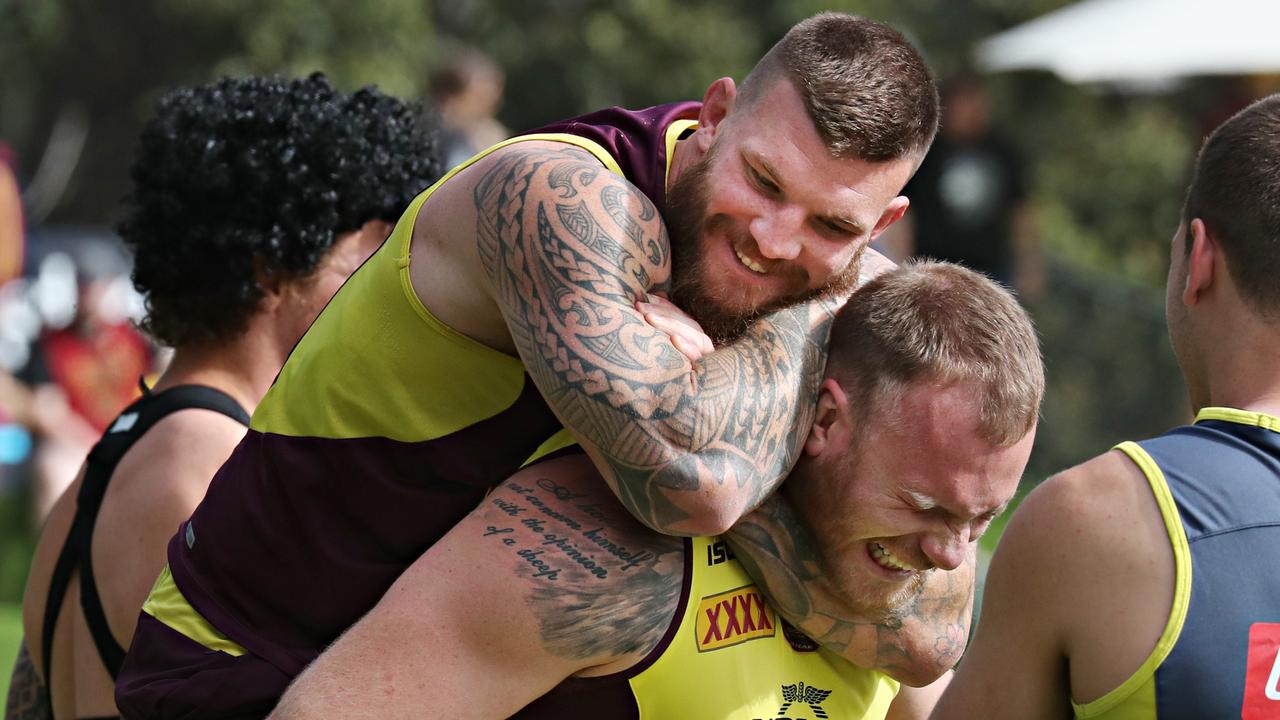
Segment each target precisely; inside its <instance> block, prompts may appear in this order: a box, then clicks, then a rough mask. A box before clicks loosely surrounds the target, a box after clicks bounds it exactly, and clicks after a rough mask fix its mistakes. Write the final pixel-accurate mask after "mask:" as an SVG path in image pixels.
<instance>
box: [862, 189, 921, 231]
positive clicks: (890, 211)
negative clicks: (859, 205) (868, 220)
mask: <svg viewBox="0 0 1280 720" xmlns="http://www.w3.org/2000/svg"><path fill="white" fill-rule="evenodd" d="M910 205H911V201H910V200H908V199H907V196H906V195H899V196H897V197H895V198H894V199H892V200H890V201H889V206H888V207H886V208H885V209H884V212H882V213H880V219H879V220H878V221H876V226H875V227H873V228H871V236H870V238H869V239H868V242H870V241H871V240H875V239H876V238H878V237H880V233H882V232H884V231H885V230H888V229H889V226H890V225H892V224H894V223H896V222H898V221H899V220H901V219H902V216H903V215H906V214H907V208H908V207H909V206H910Z"/></svg>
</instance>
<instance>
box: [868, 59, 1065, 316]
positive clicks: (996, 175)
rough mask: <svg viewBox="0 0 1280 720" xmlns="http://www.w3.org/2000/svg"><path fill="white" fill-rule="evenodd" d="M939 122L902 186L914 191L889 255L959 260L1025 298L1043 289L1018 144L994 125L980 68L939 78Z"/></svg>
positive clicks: (1035, 296) (1041, 264)
mask: <svg viewBox="0 0 1280 720" xmlns="http://www.w3.org/2000/svg"><path fill="white" fill-rule="evenodd" d="M941 94H942V125H941V127H940V128H939V129H938V138H937V140H935V141H934V143H933V147H932V148H930V150H929V154H928V155H926V156H925V158H924V162H923V163H921V165H920V169H919V170H918V171H917V172H916V174H915V176H914V177H913V178H911V182H909V183H908V184H907V187H906V189H905V190H904V191H903V192H904V194H906V195H907V197H909V198H911V210H910V212H908V213H907V215H906V217H905V218H904V220H905V222H904V223H902V224H901V225H900V227H898V228H896V230H895V235H894V239H895V240H897V241H898V242H899V246H898V247H895V248H894V249H893V250H891V251H887V252H888V254H890V256H892V257H898V258H905V257H928V258H934V259H937V260H947V261H950V262H955V263H960V264H961V265H964V266H966V267H969V268H972V269H974V270H977V271H978V272H981V273H985V274H986V275H988V276H989V277H991V278H994V279H995V280H998V281H1000V282H1003V283H1005V284H1007V285H1011V286H1012V287H1014V288H1015V289H1017V290H1018V292H1019V294H1020V295H1021V296H1022V297H1023V298H1024V299H1027V300H1032V301H1034V300H1036V299H1038V298H1040V297H1041V296H1042V295H1043V293H1044V285H1045V280H1044V262H1043V259H1042V257H1041V255H1040V248H1039V244H1038V242H1037V238H1036V235H1035V229H1034V224H1033V222H1032V218H1031V216H1030V213H1029V210H1028V204H1027V202H1026V196H1027V180H1026V171H1025V168H1024V163H1023V160H1022V158H1021V156H1020V155H1019V153H1018V151H1017V148H1015V147H1014V145H1013V143H1012V141H1011V140H1010V139H1009V138H1007V137H1006V136H1005V135H1004V133H1002V132H1001V131H1000V130H999V129H998V128H995V127H993V126H992V125H991V107H990V99H989V97H988V94H987V90H986V88H984V87H983V85H982V81H981V80H980V79H979V78H978V77H977V76H976V75H970V74H960V75H957V76H955V77H952V78H950V79H949V80H947V81H946V82H944V83H943V84H942V88H941Z"/></svg>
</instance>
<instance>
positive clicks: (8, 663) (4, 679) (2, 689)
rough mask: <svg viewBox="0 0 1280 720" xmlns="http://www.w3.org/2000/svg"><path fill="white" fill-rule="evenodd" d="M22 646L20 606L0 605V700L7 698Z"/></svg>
mask: <svg viewBox="0 0 1280 720" xmlns="http://www.w3.org/2000/svg"><path fill="white" fill-rule="evenodd" d="M21 644H22V606H21V605H17V604H12V603H0V698H6V697H8V696H9V678H10V676H11V675H12V674H13V673H12V671H13V663H14V660H16V659H17V658H18V646H19V645H21Z"/></svg>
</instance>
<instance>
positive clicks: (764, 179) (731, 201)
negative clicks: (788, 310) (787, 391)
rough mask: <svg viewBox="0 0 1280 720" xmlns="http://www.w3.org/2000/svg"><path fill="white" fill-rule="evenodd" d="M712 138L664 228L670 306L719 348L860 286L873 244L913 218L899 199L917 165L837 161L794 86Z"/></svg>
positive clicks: (680, 186) (670, 205)
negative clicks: (758, 323)
mask: <svg viewBox="0 0 1280 720" xmlns="http://www.w3.org/2000/svg"><path fill="white" fill-rule="evenodd" d="M713 87H714V86H713ZM702 131H710V132H713V135H714V138H713V142H712V144H711V146H710V148H709V149H708V150H707V152H706V153H705V154H704V155H703V156H702V157H701V158H699V160H698V161H697V162H696V163H695V164H694V165H692V166H691V167H689V168H687V169H685V171H684V172H683V173H681V174H680V176H679V177H677V178H676V180H675V182H674V183H673V184H672V186H671V188H670V190H669V192H668V193H667V210H666V212H665V213H664V218H665V220H666V222H667V228H668V230H669V232H670V235H671V246H672V278H673V284H672V292H671V297H672V300H673V301H674V302H675V303H676V304H677V305H679V306H680V307H682V308H685V309H687V310H688V311H689V312H690V314H692V315H693V316H694V318H695V319H697V320H698V321H699V322H700V323H701V324H702V325H703V328H704V329H705V330H707V332H708V334H709V335H710V336H711V337H712V339H713V340H715V341H716V342H717V343H721V342H724V341H726V340H729V339H732V338H733V337H735V336H736V335H737V334H739V333H740V332H741V331H742V330H743V329H745V327H746V326H747V325H748V324H749V323H750V321H751V320H752V319H753V318H754V317H756V316H758V315H760V314H762V313H764V312H767V311H769V310H773V309H777V308H780V307H785V306H788V305H793V304H795V303H797V302H802V301H804V300H807V299H809V298H811V297H813V296H815V295H817V294H820V293H822V292H825V291H828V290H832V289H838V288H843V287H848V286H849V285H851V284H852V283H853V282H854V280H856V277H857V260H858V258H859V257H860V256H861V253H862V251H863V249H865V248H866V246H867V243H868V242H869V241H870V240H871V239H873V238H874V237H875V236H876V235H878V234H879V233H880V232H882V231H883V230H884V229H885V228H886V227H888V225H889V224H891V223H892V222H894V221H895V220H897V219H898V218H899V217H901V214H902V212H904V211H905V209H906V201H905V199H904V198H898V197H897V194H898V191H899V190H900V189H901V188H902V186H903V185H905V184H906V181H907V180H908V179H909V178H910V176H911V173H912V172H914V170H915V166H916V158H914V157H908V158H900V159H897V160H890V161H887V162H882V163H869V162H866V161H863V160H859V159H857V158H835V157H832V156H831V153H830V151H829V150H827V147H826V145H825V144H824V143H823V141H822V138H821V136H819V135H818V132H817V130H816V129H815V128H814V126H813V122H812V121H811V120H810V119H809V116H808V113H807V112H806V110H805V108H804V103H803V100H802V99H801V97H800V94H799V93H798V92H797V91H796V90H795V88H794V87H793V86H792V84H791V83H790V82H789V81H785V80H783V81H778V82H775V83H773V85H772V86H771V87H770V88H768V89H766V90H765V91H764V93H763V94H762V95H761V96H760V97H759V98H758V99H757V100H756V101H754V102H752V103H751V104H750V106H749V107H748V106H746V105H739V106H737V107H736V108H735V109H733V110H732V111H730V112H729V114H728V115H726V116H725V117H724V119H723V120H721V121H720V122H719V124H718V125H716V126H714V128H711V129H709V130H708V129H707V128H703V129H700V132H702Z"/></svg>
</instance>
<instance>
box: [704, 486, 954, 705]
mask: <svg viewBox="0 0 1280 720" xmlns="http://www.w3.org/2000/svg"><path fill="white" fill-rule="evenodd" d="M725 538H726V539H727V540H728V541H729V544H730V545H731V546H732V547H733V550H734V553H735V554H736V555H737V556H738V560H739V561H741V562H742V564H743V566H744V567H746V568H747V569H748V571H749V572H750V573H751V575H752V577H754V578H756V579H757V580H758V581H759V582H760V583H761V587H762V589H763V591H764V593H765V595H766V596H767V597H768V598H769V600H770V601H771V602H772V603H773V606H774V607H775V608H777V610H778V612H779V613H781V614H782V616H783V617H785V618H786V619H787V621H788V622H790V623H791V624H792V625H795V626H796V627H798V628H800V629H801V630H802V631H804V632H805V633H806V634H807V635H809V636H810V637H812V638H813V639H814V640H816V641H818V642H819V643H820V644H821V645H823V646H824V647H826V648H827V649H829V650H834V651H835V652H838V653H840V654H841V655H843V656H844V657H845V658H846V659H847V660H849V661H850V662H852V663H853V664H855V665H858V666H860V667H865V668H872V669H876V670H879V671H881V672H883V673H885V674H886V675H889V676H890V677H893V678H895V679H897V680H899V681H901V682H902V683H904V684H906V685H911V686H915V687H920V686H923V685H928V684H929V683H932V682H933V681H935V680H937V679H938V678H939V677H940V676H942V675H943V673H945V672H946V671H947V670H949V669H951V668H952V667H953V666H955V664H956V663H957V662H958V661H959V660H960V655H961V653H963V652H964V647H965V642H966V640H967V639H968V636H969V622H970V620H971V619H972V617H973V592H974V572H975V568H976V565H977V560H976V557H975V550H974V545H976V544H971V546H970V552H969V556H968V558H967V559H966V560H965V562H964V563H963V564H962V565H961V566H960V567H958V568H956V569H955V570H952V571H944V570H938V569H935V570H932V571H930V572H929V573H928V574H927V575H926V576H925V578H926V579H925V582H924V583H923V585H921V586H920V587H918V588H916V589H915V591H914V593H913V594H912V595H910V596H908V597H907V598H906V599H904V600H903V602H902V603H901V604H900V605H899V606H898V607H897V608H895V609H894V611H893V612H890V613H887V614H885V615H884V616H882V617H864V616H861V615H860V613H859V612H858V611H856V610H854V609H852V608H851V605H850V603H847V602H845V601H844V599H843V598H845V597H847V596H848V594H847V593H845V592H844V591H842V590H841V589H840V588H839V587H837V586H836V584H835V583H833V582H832V581H831V579H830V578H831V574H830V573H825V572H823V571H822V566H823V562H824V560H823V558H822V554H821V551H820V550H819V549H818V548H817V546H816V545H815V544H814V541H813V539H812V537H811V534H810V531H809V528H808V525H807V523H805V522H804V521H803V520H802V519H801V518H800V516H799V515H798V514H797V513H796V511H795V510H794V508H793V507H792V505H791V501H790V499H789V498H788V497H786V496H785V495H783V494H781V493H780V494H777V495H773V496H771V497H770V498H769V499H768V500H766V501H765V502H764V503H763V504H762V505H761V506H760V508H758V509H757V510H756V511H755V512H753V513H751V514H750V515H748V516H747V517H745V518H743V519H742V521H741V522H739V523H738V524H737V525H735V526H734V528H733V529H732V530H730V532H729V533H727V534H726V536H725Z"/></svg>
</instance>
